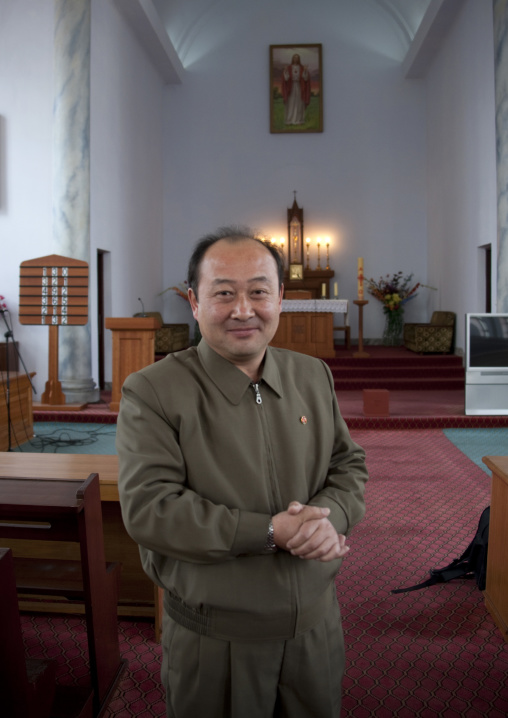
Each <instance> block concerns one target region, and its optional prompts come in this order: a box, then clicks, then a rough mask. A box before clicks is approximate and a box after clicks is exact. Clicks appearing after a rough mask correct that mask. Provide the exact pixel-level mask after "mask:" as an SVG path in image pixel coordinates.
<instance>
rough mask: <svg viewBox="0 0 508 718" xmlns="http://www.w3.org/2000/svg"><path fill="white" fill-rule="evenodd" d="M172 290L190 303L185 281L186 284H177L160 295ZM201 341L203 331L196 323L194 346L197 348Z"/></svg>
mask: <svg viewBox="0 0 508 718" xmlns="http://www.w3.org/2000/svg"><path fill="white" fill-rule="evenodd" d="M170 290H171V291H173V292H176V294H178V296H179V297H181V298H182V299H185V301H186V302H188V301H189V294H188V292H187V290H188V286H187V282H186V281H185V282H180V284H177V286H176V287H167V289H164V290H163V291H162V292H160V293H161V294H164V292H169V291H170ZM200 341H201V331H200V329H199V324H198V323H197V322H195V324H194V339H193V344H194V345H195V346H197V345H198V344H199V342H200Z"/></svg>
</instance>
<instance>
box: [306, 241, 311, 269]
mask: <svg viewBox="0 0 508 718" xmlns="http://www.w3.org/2000/svg"><path fill="white" fill-rule="evenodd" d="M305 241H306V243H307V266H306V267H305V269H310V264H309V252H310V237H307V239H306V240H305Z"/></svg>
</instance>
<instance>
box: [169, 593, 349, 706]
mask: <svg viewBox="0 0 508 718" xmlns="http://www.w3.org/2000/svg"><path fill="white" fill-rule="evenodd" d="M162 646H163V662H162V672H161V675H162V681H163V683H164V687H165V689H166V705H167V718H272V717H273V718H275V717H276V718H339V716H340V705H341V684H342V675H343V672H344V640H343V635H342V624H341V618H340V611H339V607H338V605H333V607H332V609H331V610H330V611H329V612H328V615H327V616H325V617H324V618H323V620H322V621H320V623H318V624H317V625H316V626H314V627H313V628H311V629H310V630H308V631H306V632H305V633H303V634H302V635H300V636H297V637H296V638H291V639H288V640H286V641H278V640H276V641H224V640H220V639H216V638H209V637H208V636H201V635H199V634H198V633H195V632H194V631H190V630H188V629H187V628H184V627H183V626H180V625H179V624H178V623H176V622H175V621H174V620H173V619H172V618H170V617H169V616H167V615H165V616H164V624H163V635H162Z"/></svg>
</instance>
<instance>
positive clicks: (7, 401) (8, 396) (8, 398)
mask: <svg viewBox="0 0 508 718" xmlns="http://www.w3.org/2000/svg"><path fill="white" fill-rule="evenodd" d="M5 311H6V310H5V309H1V310H0V313H1V314H2V319H3V320H4V323H5V326H6V327H7V331H6V332H5V334H4V337H5V369H6V372H7V379H6V382H5V405H6V407H7V451H12V439H11V378H10V372H9V339H12V337H13V333H12V329H11V328H10V326H9V324H8V323H7V319H6V318H5Z"/></svg>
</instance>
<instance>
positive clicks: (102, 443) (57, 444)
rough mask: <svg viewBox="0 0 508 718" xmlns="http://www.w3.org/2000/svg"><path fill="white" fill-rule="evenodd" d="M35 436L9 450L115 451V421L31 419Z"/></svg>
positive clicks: (65, 452) (53, 451) (48, 451)
mask: <svg viewBox="0 0 508 718" xmlns="http://www.w3.org/2000/svg"><path fill="white" fill-rule="evenodd" d="M34 433H35V436H34V438H33V439H31V440H30V441H27V442H25V443H24V444H21V446H19V447H18V448H17V449H13V451H22V452H26V453H30V454H42V453H44V454H56V453H58V454H116V450H115V437H116V424H87V423H71V422H69V423H66V422H62V421H38V422H34Z"/></svg>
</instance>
